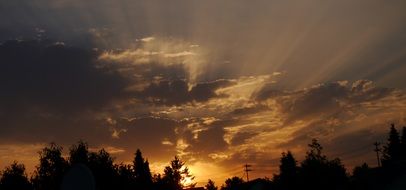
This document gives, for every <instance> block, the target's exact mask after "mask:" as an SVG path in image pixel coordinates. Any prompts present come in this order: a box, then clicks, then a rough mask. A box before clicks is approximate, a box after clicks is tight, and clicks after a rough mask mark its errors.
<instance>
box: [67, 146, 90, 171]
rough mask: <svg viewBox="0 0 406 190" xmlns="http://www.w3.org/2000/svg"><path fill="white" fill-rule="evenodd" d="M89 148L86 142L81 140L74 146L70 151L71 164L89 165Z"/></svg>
mask: <svg viewBox="0 0 406 190" xmlns="http://www.w3.org/2000/svg"><path fill="white" fill-rule="evenodd" d="M88 156H89V147H88V144H87V143H86V142H84V141H83V140H80V141H79V142H78V143H77V144H75V145H72V146H71V147H70V149H69V163H70V164H71V165H74V164H78V163H81V164H85V165H87V163H88V161H89V157H88Z"/></svg>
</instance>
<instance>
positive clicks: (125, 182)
mask: <svg viewBox="0 0 406 190" xmlns="http://www.w3.org/2000/svg"><path fill="white" fill-rule="evenodd" d="M116 170H117V174H118V179H117V183H118V185H117V189H120V190H132V189H136V186H135V178H134V174H133V173H134V172H133V167H132V165H127V164H122V163H121V164H119V165H116Z"/></svg>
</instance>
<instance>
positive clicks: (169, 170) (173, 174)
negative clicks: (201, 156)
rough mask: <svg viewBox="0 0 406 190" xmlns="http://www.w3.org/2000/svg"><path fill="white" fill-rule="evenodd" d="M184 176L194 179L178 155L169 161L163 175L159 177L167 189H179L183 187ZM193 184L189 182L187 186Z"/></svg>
mask: <svg viewBox="0 0 406 190" xmlns="http://www.w3.org/2000/svg"><path fill="white" fill-rule="evenodd" d="M186 178H189V179H192V180H193V179H194V176H192V175H191V174H190V172H189V169H188V167H187V166H185V162H183V161H181V160H180V159H179V157H178V156H175V158H174V160H172V161H171V165H170V166H166V167H165V170H164V176H163V177H162V178H161V179H159V180H162V182H160V183H162V184H164V187H165V188H166V189H168V190H181V189H182V188H183V187H184V184H182V181H184V180H185V179H186ZM194 185H195V184H190V185H189V186H191V187H192V186H194Z"/></svg>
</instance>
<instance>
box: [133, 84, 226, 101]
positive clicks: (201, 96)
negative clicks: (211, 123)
mask: <svg viewBox="0 0 406 190" xmlns="http://www.w3.org/2000/svg"><path fill="white" fill-rule="evenodd" d="M232 84H233V82H232V81H229V80H217V81H212V82H205V83H197V84H196V85H194V86H192V87H191V89H190V90H189V84H188V83H187V82H186V81H185V80H174V81H159V82H158V83H151V84H150V85H149V86H147V87H146V88H145V89H143V90H142V91H140V92H138V93H136V96H135V97H137V98H140V99H142V100H144V101H145V102H151V103H155V104H163V105H181V104H186V103H193V102H194V101H196V102H205V101H208V100H209V99H211V98H219V97H224V96H225V94H218V93H217V92H216V91H217V90H218V89H220V88H225V87H227V86H230V85H232Z"/></svg>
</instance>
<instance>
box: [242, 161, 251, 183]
mask: <svg viewBox="0 0 406 190" xmlns="http://www.w3.org/2000/svg"><path fill="white" fill-rule="evenodd" d="M244 167H245V168H244V171H245V173H246V174H247V182H248V181H249V180H250V178H249V177H248V172H250V171H252V169H251V167H252V165H249V164H245V165H244Z"/></svg>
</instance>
